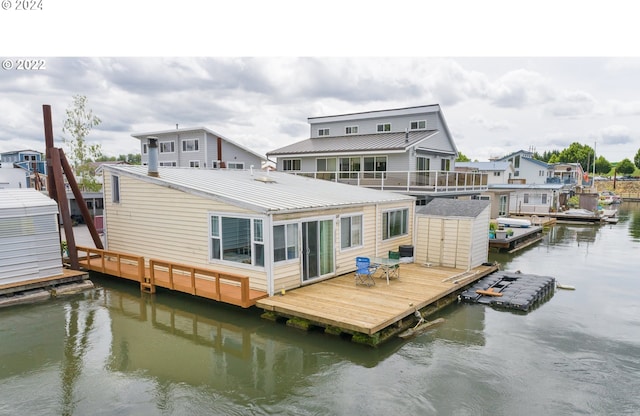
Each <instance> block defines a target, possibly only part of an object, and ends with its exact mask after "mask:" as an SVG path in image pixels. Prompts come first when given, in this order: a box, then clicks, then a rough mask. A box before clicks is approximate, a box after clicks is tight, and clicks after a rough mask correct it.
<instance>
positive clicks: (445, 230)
mask: <svg viewBox="0 0 640 416" xmlns="http://www.w3.org/2000/svg"><path fill="white" fill-rule="evenodd" d="M458 223H459V222H458V220H446V219H445V220H442V223H441V227H442V229H441V234H440V265H441V266H444V267H456V260H457V256H458Z"/></svg>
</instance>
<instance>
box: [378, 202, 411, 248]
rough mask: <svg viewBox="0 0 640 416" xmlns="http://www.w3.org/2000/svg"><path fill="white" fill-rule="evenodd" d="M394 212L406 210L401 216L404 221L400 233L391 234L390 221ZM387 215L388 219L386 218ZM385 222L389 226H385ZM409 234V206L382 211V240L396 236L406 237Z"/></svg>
mask: <svg viewBox="0 0 640 416" xmlns="http://www.w3.org/2000/svg"><path fill="white" fill-rule="evenodd" d="M393 212H404V213H405V214H404V215H403V216H402V217H401V218H402V219H403V220H404V221H403V223H402V224H400V228H402V230H401V231H400V234H394V235H391V229H390V223H389V214H391V213H393ZM385 217H386V220H385ZM385 223H386V224H387V226H386V227H385ZM407 235H409V208H395V209H389V210H386V211H382V240H383V241H387V240H392V239H394V238H398V237H404V236H407Z"/></svg>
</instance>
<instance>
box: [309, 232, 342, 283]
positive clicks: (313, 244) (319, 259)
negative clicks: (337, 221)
mask: <svg viewBox="0 0 640 416" xmlns="http://www.w3.org/2000/svg"><path fill="white" fill-rule="evenodd" d="M333 252H334V247H333V220H322V221H307V222H303V223H302V281H303V282H306V281H309V280H313V279H316V278H318V277H321V276H325V275H328V274H333V272H334V259H333Z"/></svg>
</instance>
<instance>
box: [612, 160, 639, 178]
mask: <svg viewBox="0 0 640 416" xmlns="http://www.w3.org/2000/svg"><path fill="white" fill-rule="evenodd" d="M635 170H636V167H635V165H634V164H633V163H632V162H631V161H630V160H629V159H622V160H621V161H620V162H618V164H617V165H616V172H618V173H620V174H622V175H631V174H632V173H633V172H635Z"/></svg>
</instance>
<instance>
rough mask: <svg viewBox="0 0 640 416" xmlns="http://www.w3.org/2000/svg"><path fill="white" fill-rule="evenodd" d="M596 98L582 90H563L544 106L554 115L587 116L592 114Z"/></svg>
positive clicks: (594, 110) (595, 105) (594, 109)
mask: <svg viewBox="0 0 640 416" xmlns="http://www.w3.org/2000/svg"><path fill="white" fill-rule="evenodd" d="M596 108H597V102H596V99H595V98H593V96H591V95H590V94H589V93H586V92H584V91H565V92H563V93H561V94H560V95H559V96H558V98H557V99H556V100H555V101H554V102H552V103H550V104H548V105H547V106H546V111H547V112H549V114H551V115H552V116H555V117H576V118H579V117H588V116H592V115H594V113H595V112H596Z"/></svg>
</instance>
